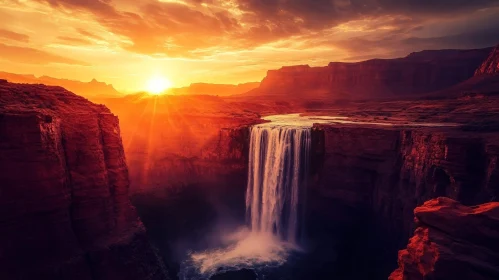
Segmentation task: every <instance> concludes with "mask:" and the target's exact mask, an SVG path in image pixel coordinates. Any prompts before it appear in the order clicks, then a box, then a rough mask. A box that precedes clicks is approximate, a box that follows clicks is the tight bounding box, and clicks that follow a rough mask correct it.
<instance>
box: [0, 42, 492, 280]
mask: <svg viewBox="0 0 499 280" xmlns="http://www.w3.org/2000/svg"><path fill="white" fill-rule="evenodd" d="M491 50H492V49H484V50H471V51H455V52H454V51H451V52H448V51H438V52H431V51H430V52H422V53H419V54H412V55H410V56H408V57H407V58H404V59H399V60H395V61H391V62H390V61H382V62H379V61H371V62H366V63H358V64H352V65H349V66H344V65H343V66H341V67H340V66H334V65H333V66H334V67H333V66H328V67H329V68H334V69H336V70H335V71H340V70H341V68H343V67H346V68H349V67H350V68H352V67H353V68H355V69H353V70H352V69H350V70H348V71H346V70H345V71H344V72H342V71H340V72H341V73H340V74H341V75H333V76H334V77H336V78H338V79H340V78H341V79H343V78H344V77H347V78H344V79H343V80H345V81H348V83H346V84H342V85H338V87H341V88H344V87H345V85H347V86H349V85H352V84H351V83H353V84H354V85H356V84H357V82H358V85H359V87H355V89H356V90H355V91H352V96H354V97H355V96H360V97H363V96H364V93H363V92H362V91H357V89H362V90H367V89H370V88H372V89H373V90H375V91H377V90H380V89H381V88H388V89H389V90H388V91H391V90H393V92H399V89H397V87H396V81H399V80H400V79H399V78H400V77H399V78H394V79H393V80H390V79H385V78H386V77H390V73H392V71H395V72H397V71H399V70H400V69H402V70H404V71H401V73H402V74H401V75H402V76H403V77H405V78H408V77H409V78H408V79H409V80H411V81H414V83H416V82H417V81H420V78H421V77H420V75H419V74H418V73H420V72H419V71H423V70H420V68H419V67H422V68H421V69H423V68H424V69H426V67H427V66H421V65H428V64H430V65H434V68H431V69H432V70H431V71H434V72H431V71H430V72H431V73H433V74H434V76H433V74H432V75H430V76H431V77H428V76H424V79H423V83H422V84H421V85H422V86H421V89H420V88H418V89H417V90H416V89H414V91H413V92H411V93H410V95H411V98H413V99H408V100H406V99H390V100H379V99H377V98H375V99H377V100H371V101H358V100H350V101H348V102H343V101H341V102H340V101H338V100H337V99H335V98H329V97H328V98H324V96H323V95H314V96H313V98H312V97H311V98H310V99H305V98H304V99H303V100H301V99H300V98H301V97H300V96H296V95H295V96H287V95H286V94H284V93H285V92H284V93H283V92H275V93H276V94H270V93H269V94H267V93H265V92H264V91H262V90H263V89H265V88H270V89H272V90H274V89H276V88H281V86H282V88H292V89H293V90H300V91H303V92H307V91H309V90H310V88H308V87H304V88H302V87H301V85H302V83H305V84H307V85H310V86H314V87H315V86H318V85H320V84H321V83H322V82H321V81H329V82H328V83H331V84H328V85H327V88H328V89H330V87H329V86H330V85H337V84H336V82H335V81H333V80H328V79H329V78H328V77H329V76H328V75H329V74H328V75H326V77H325V78H324V77H323V76H322V74H320V75H318V76H317V77H319V76H320V77H319V78H318V79H316V78H317V77H316V76H314V75H315V74H314V75H312V74H310V73H309V72H314V73H315V71H316V70H314V69H308V67H304V69H305V68H306V69H308V70H303V71H301V72H306V74H303V75H301V74H297V73H298V72H300V71H294V70H293V71H287V70H280V71H278V72H276V73H274V72H271V73H273V74H269V76H268V77H267V78H266V79H265V80H264V81H263V82H262V83H261V85H260V88H259V89H258V92H255V91H252V92H250V93H248V95H242V96H235V97H234V96H233V97H226V98H221V97H216V96H205V95H200V96H190V95H189V96H144V95H130V96H125V97H122V98H116V99H102V100H101V101H102V103H103V104H106V106H107V107H106V106H104V105H96V104H94V103H91V102H89V101H88V100H86V99H85V98H83V97H80V96H77V95H75V94H73V93H71V92H68V91H66V90H64V89H63V88H60V87H49V86H43V85H27V84H13V83H9V82H7V81H5V80H0V105H1V106H0V132H1V133H0V166H1V167H2V168H1V169H0V182H1V183H2V185H1V189H0V210H1V211H0V229H1V230H0V237H1V238H0V242H1V246H0V278H2V279H4V278H5V279H26V278H27V279H36V277H37V276H39V275H42V276H41V279H61V280H65V279H89V280H90V279H120V280H121V279H130V280H131V279H138V280H142V279H158V280H159V279H207V278H209V279H211V280H217V279H262V277H263V276H265V277H266V278H265V279H289V280H293V279H331V278H332V277H334V278H336V279H386V278H388V277H390V279H393V280H398V279H407V280H416V279H417V280H419V279H435V280H440V279H456V277H458V276H456V275H459V276H460V275H466V277H467V279H484V280H489V279H498V278H499V269H498V266H499V256H498V255H497V253H496V251H497V250H495V249H496V246H495V245H494V244H495V243H496V241H497V238H498V237H497V236H498V233H497V221H498V219H499V217H498V216H499V214H498V213H497V209H499V205H498V203H497V201H498V200H499V166H498V164H497V163H498V158H499V134H498V131H499V130H498V126H497V123H499V122H498V121H499V110H498V108H499V98H498V95H497V92H499V87H497V85H498V84H497V83H495V82H494V81H496V80H497V73H495V71H494V69H495V64H497V59H496V56H497V49H495V50H493V51H492V52H491ZM485 52H487V53H489V54H488V57H487V53H485ZM443 54H446V55H443ZM482 56H483V57H482ZM456 57H457V58H458V59H457V60H456V61H454V58H456ZM479 58H480V59H482V60H483V61H484V62H483V63H482V65H481V66H480V63H479V62H477V61H478V59H479ZM415 61H416V62H415ZM422 61H423V62H422ZM442 61H446V63H449V64H442ZM413 63H415V64H413ZM333 64H334V63H333ZM378 64H379V65H382V66H380V68H376V67H378V66H379V65H378ZM407 64H409V67H408V68H406V66H407ZM475 64H476V65H475ZM335 65H336V64H335ZM366 65H367V66H369V67H368V68H367V70H366V69H364V66H366ZM376 65H378V66H376ZM383 65H384V66H383ZM386 65H388V66H386ZM404 65H406V66H404ZM414 65H416V66H414ZM442 65H443V66H442ZM456 65H458V66H459V65H460V66H459V69H461V70H462V71H461V70H460V71H457V72H456V73H451V74H449V75H450V76H445V77H446V78H445V79H444V78H442V75H446V74H445V73H448V69H450V68H452V67H453V66H456ZM463 65H464V66H463ZM385 66H386V68H385ZM451 66H452V67H451ZM370 67H373V68H370ZM399 67H401V68H399ZM413 67H415V68H413ZM298 68H300V67H298ZM329 68H328V69H329ZM300 69H301V68H300ZM372 69H375V70H376V69H378V70H379V73H380V74H379V75H374V77H369V79H367V78H366V77H367V76H365V73H369V72H372ZM408 69H409V70H408ZM477 69H478V70H477ZM321 71H322V70H321ZM373 71H374V70H373ZM406 71H407V72H406ZM288 72H291V74H290V75H287V74H289V73H288ZM301 72H300V73H301ZM319 72H320V71H319ZM407 73H412V74H411V75H409V74H407ZM413 74H414V75H413ZM312 76H313V77H312ZM342 77H343V78H342ZM435 77H437V78H435ZM323 78H324V79H323ZM405 78H404V79H405ZM366 79H367V80H366ZM474 79H480V81H482V82H483V81H485V82H486V83H482V85H484V87H480V88H478V87H471V90H469V87H466V88H465V89H463V88H464V87H463V83H464V85H466V86H469V85H470V84H469V81H470V80H471V81H475V80H474ZM435 80H441V81H442V83H437V84H436V83H434V81H435ZM310 81H312V82H310ZM352 81H353V82H352ZM394 81H395V82H394ZM404 81H406V80H404ZM319 82H321V83H319ZM423 85H424V86H423ZM473 85H475V84H473ZM423 87H424V89H422V88H423ZM447 87H449V88H451V89H452V90H453V93H457V94H452V95H441V94H440V92H439V91H440V90H441V89H443V88H447ZM320 89H321V88H320ZM322 89H323V88H322ZM322 89H321V90H322ZM435 90H437V93H439V94H438V95H433V93H434V92H433V93H432V92H429V91H435ZM380 91H381V90H380ZM290 92H291V91H290ZM427 93H429V95H426V94H427ZM280 94H282V95H280ZM328 94H329V93H328ZM390 94H391V93H390ZM419 94H425V95H419ZM276 96H278V97H276ZM279 96H280V97H279ZM319 97H320V98H319ZM380 97H383V98H384V97H385V96H384V95H383V96H380ZM416 97H417V98H416ZM108 107H109V109H108ZM111 112H112V113H111ZM291 113H294V114H291ZM113 114H116V116H115V115H113ZM290 114H291V115H290ZM118 118H119V122H118ZM414 217H416V220H414ZM470 225H471V226H470ZM408 242H409V243H408ZM494 250H495V251H494ZM456 267H458V268H459V269H456Z"/></svg>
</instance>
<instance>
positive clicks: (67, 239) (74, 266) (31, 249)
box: [0, 81, 167, 280]
mask: <svg viewBox="0 0 499 280" xmlns="http://www.w3.org/2000/svg"><path fill="white" fill-rule="evenodd" d="M0 184H1V187H0V278H1V279H60V280H66V279H67V280H70V279H71V280H73V279H78V280H80V279H81V280H83V279H85V280H86V279H120V280H124V279H130V280H132V279H133V280H141V279H157V280H160V279H167V277H166V272H165V270H164V268H163V267H162V265H161V262H160V261H159V259H158V257H157V254H156V252H155V250H154V249H153V247H152V246H151V245H150V244H149V241H148V239H147V238H146V236H145V229H144V227H143V225H142V223H141V221H140V220H139V218H138V216H137V214H136V211H135V208H134V207H133V206H132V205H131V203H130V201H129V199H128V188H129V181H128V170H127V165H126V163H125V156H124V151H123V145H122V141H121V136H120V127H119V124H118V119H117V118H116V117H115V116H114V115H113V114H111V113H110V111H109V110H108V109H107V108H106V107H105V106H102V105H95V104H93V103H91V102H89V101H87V100H86V99H84V98H82V97H79V96H77V95H75V94H73V93H71V92H68V91H66V90H64V89H63V88H60V87H47V86H43V85H20V84H11V83H7V82H6V81H2V82H0Z"/></svg>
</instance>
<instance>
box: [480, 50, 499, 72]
mask: <svg viewBox="0 0 499 280" xmlns="http://www.w3.org/2000/svg"><path fill="white" fill-rule="evenodd" d="M487 74H499V45H498V46H497V47H495V48H494V49H493V50H492V52H491V53H490V54H489V57H488V58H487V59H486V60H485V61H484V62H483V63H482V65H480V67H478V69H477V70H476V72H475V76H480V75H487Z"/></svg>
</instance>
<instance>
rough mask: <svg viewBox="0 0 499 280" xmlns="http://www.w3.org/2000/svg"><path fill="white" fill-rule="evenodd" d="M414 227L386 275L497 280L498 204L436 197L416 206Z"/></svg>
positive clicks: (435, 279) (393, 279)
mask: <svg viewBox="0 0 499 280" xmlns="http://www.w3.org/2000/svg"><path fill="white" fill-rule="evenodd" d="M414 214H415V216H416V221H417V225H418V227H417V229H416V231H415V233H414V237H412V238H411V239H410V241H409V244H408V245H407V249H404V250H401V251H400V252H399V257H398V263H399V268H398V269H397V270H395V271H394V272H393V273H392V274H391V275H390V277H389V279H390V280H401V279H404V280H416V279H417V280H419V279H433V280H439V279H476V280H488V279H490V280H492V279H499V253H498V252H499V203H498V202H493V203H487V204H482V205H479V206H476V207H467V206H463V205H461V204H459V203H458V202H456V201H454V200H452V199H449V198H443V197H441V198H437V199H433V200H430V201H427V202H426V203H424V204H423V205H422V206H421V207H418V208H416V209H415V210H414Z"/></svg>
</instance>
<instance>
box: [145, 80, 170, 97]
mask: <svg viewBox="0 0 499 280" xmlns="http://www.w3.org/2000/svg"><path fill="white" fill-rule="evenodd" d="M171 87H172V82H171V81H170V80H168V79H167V78H165V77H161V76H154V77H151V78H150V79H149V80H148V81H147V91H148V92H149V93H150V94H154V95H160V94H163V93H164V92H165V91H166V90H167V89H169V88H171Z"/></svg>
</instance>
